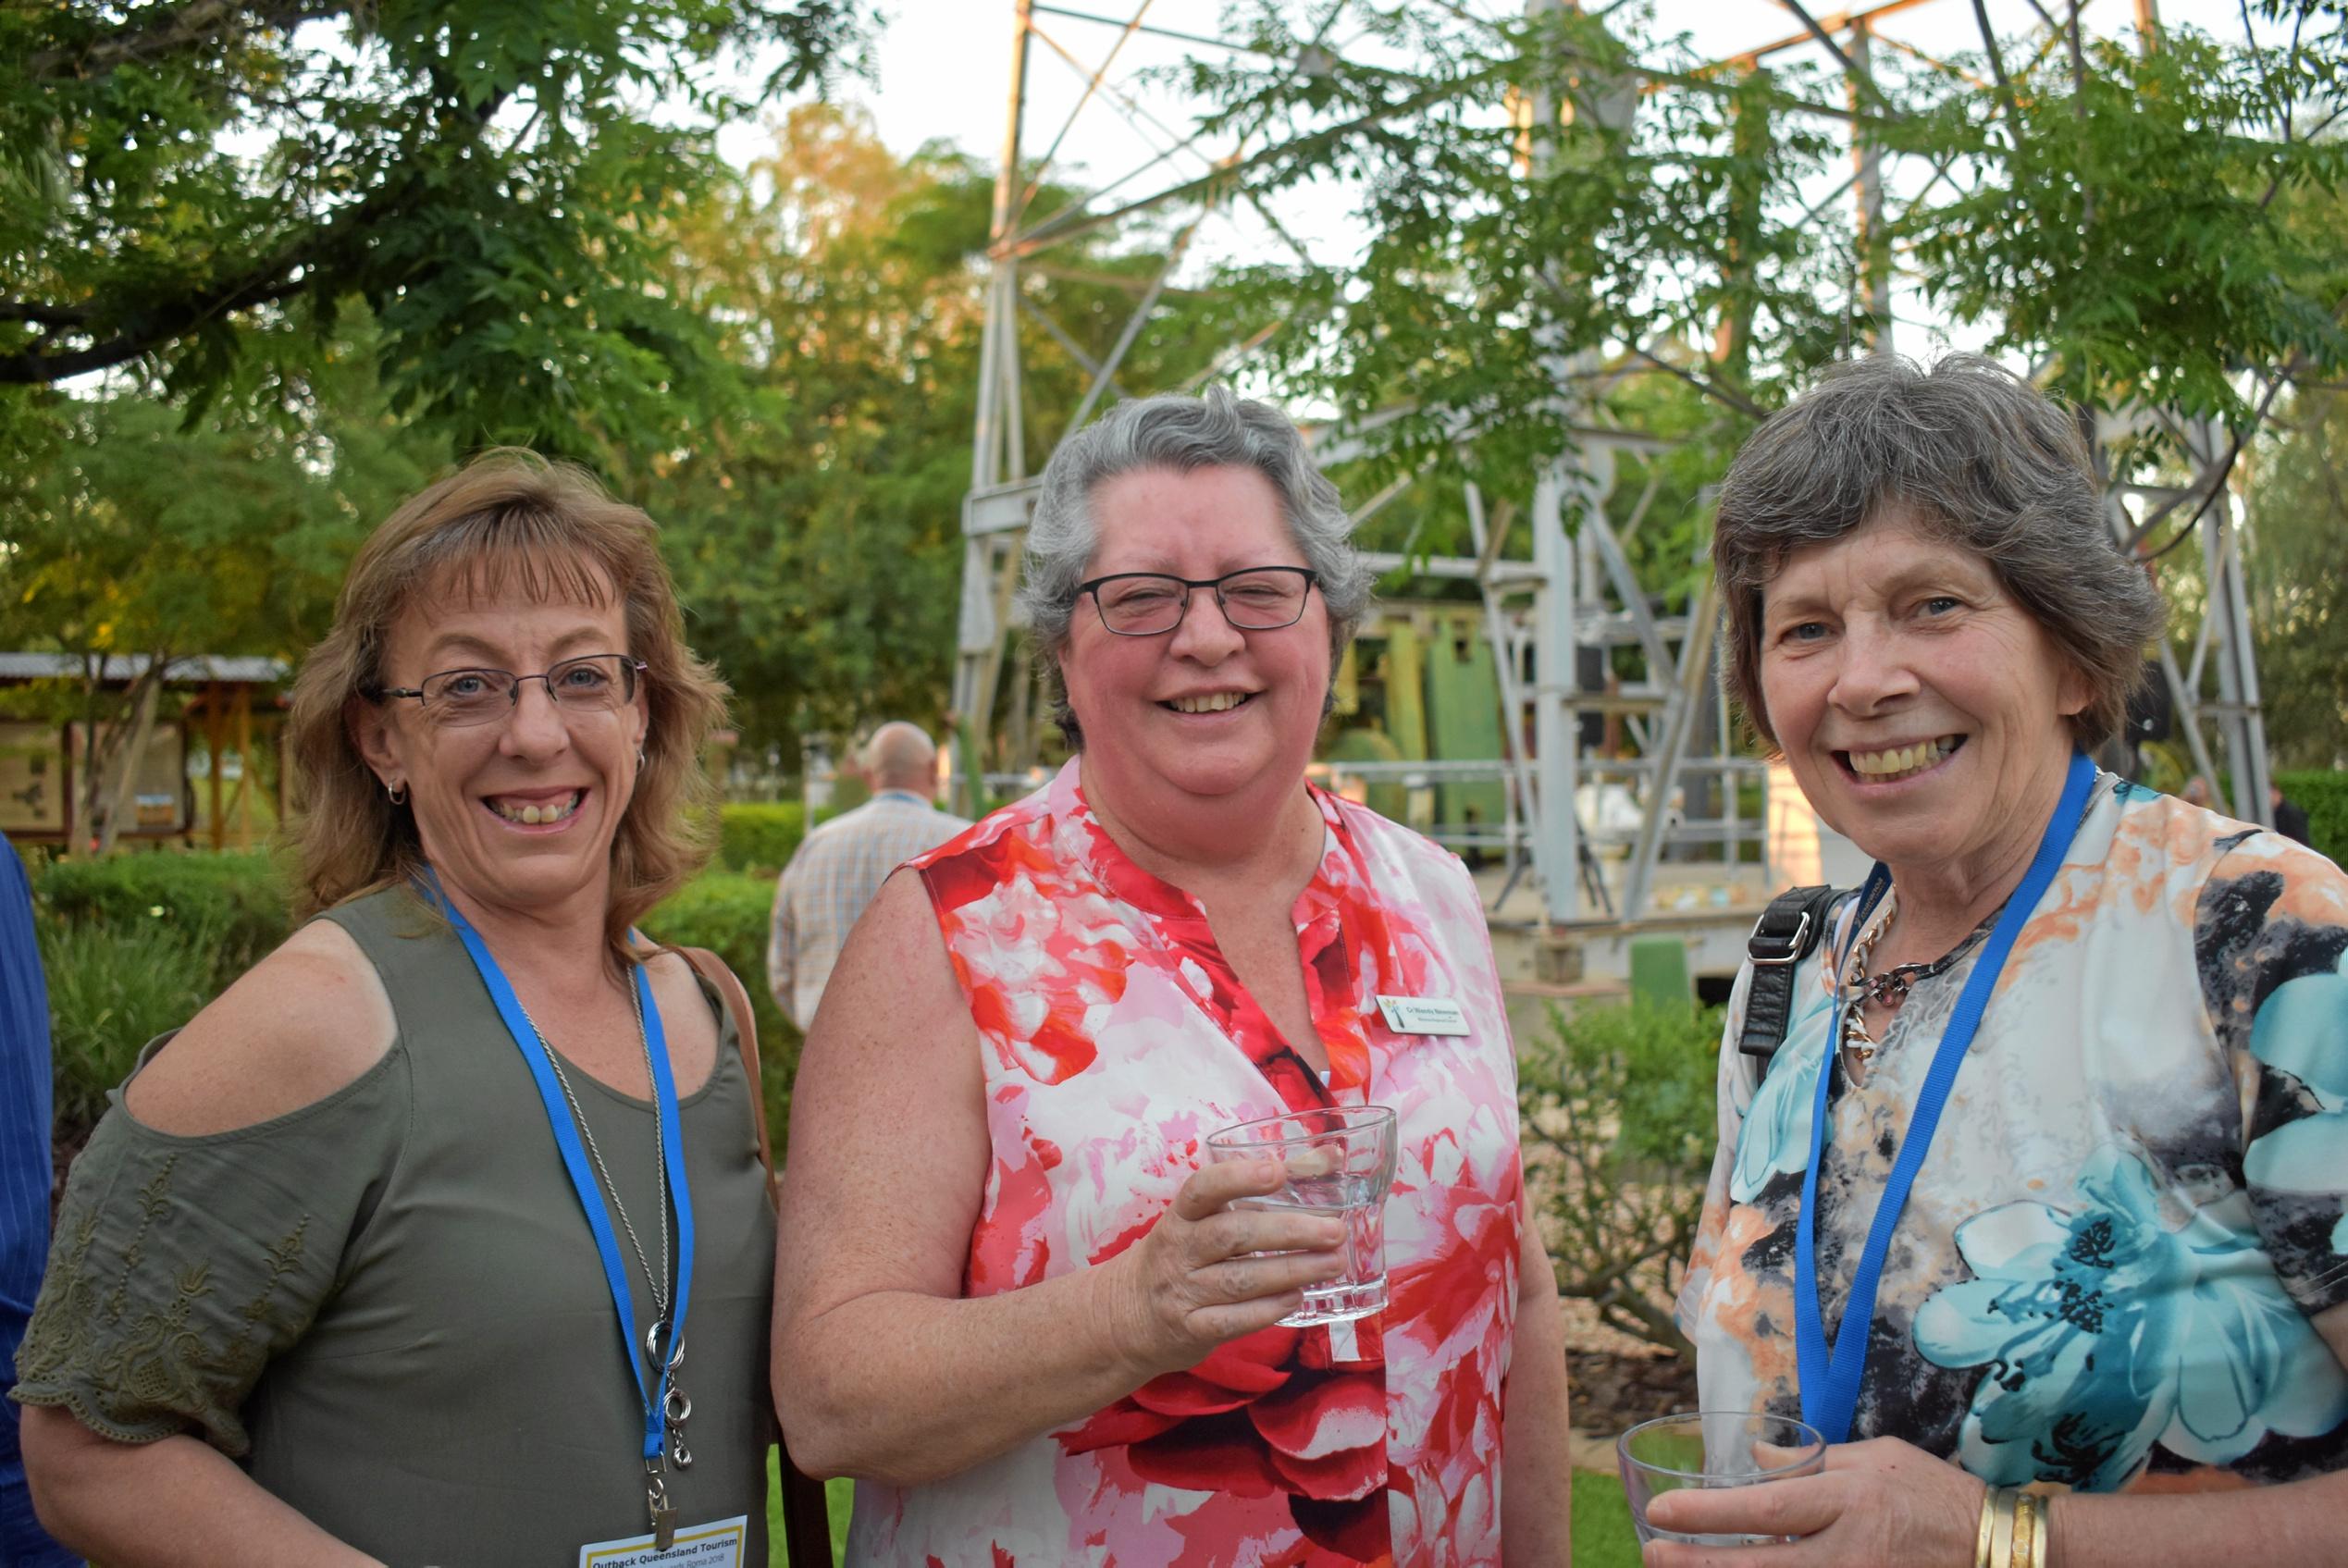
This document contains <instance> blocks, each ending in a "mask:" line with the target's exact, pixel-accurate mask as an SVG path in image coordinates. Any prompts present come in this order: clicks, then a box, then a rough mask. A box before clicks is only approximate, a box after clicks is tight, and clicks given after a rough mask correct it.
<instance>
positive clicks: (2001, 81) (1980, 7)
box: [1973, 0, 2021, 151]
mask: <svg viewBox="0 0 2348 1568" xmlns="http://www.w3.org/2000/svg"><path fill="white" fill-rule="evenodd" d="M1973 20H1974V21H1975V22H1976V23H1978V24H1979V25H1980V27H1981V42H1982V45H1983V48H1985V49H1987V50H1988V51H1989V74H1990V75H1991V76H1992V77H1993V78H1995V79H1996V82H1997V100H1998V102H1999V103H2000V104H2002V105H2004V106H2005V110H2006V126H2007V129H2008V130H2010V131H2011V132H2012V133H2013V138H2014V146H2015V149H2016V150H2017V151H2019V150H2020V149H2021V105H2019V104H2017V103H2016V102H2015V101H2014V81H2013V78H2011V77H2009V76H2008V75H2007V74H2006V55H2005V51H2003V50H2001V49H1999V48H1998V47H1997V30H1996V28H1993V27H1991V26H1990V25H1989V7H1988V6H1985V5H1984V4H1983V0H1973Z"/></svg>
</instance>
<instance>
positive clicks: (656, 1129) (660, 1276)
mask: <svg viewBox="0 0 2348 1568" xmlns="http://www.w3.org/2000/svg"><path fill="white" fill-rule="evenodd" d="M628 995H629V998H630V999H631V1000H632V1001H633V1002H634V1003H635V1006H636V1043H637V1044H638V1045H640V1046H642V1047H643V1050H644V1072H645V1077H646V1079H647V1080H649V1081H652V1082H658V1081H659V1080H658V1079H657V1078H655V1077H654V1075H653V1070H652V1041H651V1038H650V1037H649V1035H648V1034H646V1032H645V1029H644V999H643V997H642V995H641V994H638V992H637V991H636V987H634V986H630V987H629V988H628ZM517 1000H518V999H517ZM522 1017H523V1019H525V1021H526V1022H528V1024H529V1026H530V1030H531V1032H532V1033H534V1034H536V1035H537V1036H538V1044H539V1045H540V1046H541V1047H543V1048H544V1049H545V1051H546V1056H547V1061H548V1063H549V1065H550V1066H551V1067H552V1068H554V1079H555V1081H556V1082H557V1083H559V1084H561V1085H562V1097H563V1099H564V1100H566V1101H568V1102H569V1103H570V1106H571V1118H572V1120H574V1121H575V1122H576V1123H577V1124H578V1129H579V1136H580V1137H581V1138H582V1139H583V1140H585V1141H586V1143H587V1158H588V1159H589V1160H591V1161H592V1162H594V1165H595V1174H596V1175H597V1177H598V1178H599V1179H601V1181H602V1183H603V1191H604V1195H605V1196H606V1197H607V1198H608V1199H610V1201H611V1204H612V1213H614V1214H616V1215H618V1216H619V1217H620V1228H621V1229H622V1230H623V1231H624V1232H626V1234H627V1239H628V1245H629V1247H630V1248H632V1249H633V1250H634V1251H635V1253H636V1266H637V1267H638V1268H641V1269H642V1270H643V1271H644V1282H645V1284H646V1285H647V1286H648V1287H649V1289H650V1291H651V1295H652V1314H653V1316H652V1322H651V1324H650V1326H649V1327H647V1328H646V1329H645V1331H644V1359H645V1364H646V1366H647V1367H648V1368H649V1371H650V1372H651V1374H652V1376H651V1377H650V1378H649V1387H651V1388H654V1389H658V1388H659V1387H660V1386H661V1377H660V1374H661V1335H662V1334H663V1333H664V1332H665V1331H666V1330H667V1328H668V1327H669V1303H670V1294H669V1269H670V1262H669V1166H668V1146H667V1140H666V1134H665V1133H663V1131H662V1130H661V1118H660V1117H657V1116H656V1117H653V1118H652V1170H653V1175H654V1179H655V1180H656V1182H657V1185H658V1188H659V1191H660V1199H661V1266H660V1269H659V1271H658V1272H655V1271H654V1269H653V1267H652V1265H651V1262H650V1260H649V1258H647V1257H646V1256H645V1252H644V1242H643V1241H642V1240H641V1239H640V1238H638V1237H637V1235H636V1225H635V1222H634V1221H632V1220H630V1219H629V1218H628V1210H627V1205H626V1204H624V1203H622V1202H621V1201H620V1189H619V1184H618V1183H617V1182H615V1181H613V1180H612V1171H611V1168H610V1167H608V1166H606V1165H605V1164H604V1163H603V1151H602V1150H601V1149H600V1148H599V1147H598V1146H597V1145H596V1142H595V1130H594V1129H593V1128H591V1127H589V1126H588V1125H587V1112H586V1111H585V1110H584V1109H583V1108H582V1107H581V1106H580V1105H579V1096H578V1093H577V1091H575V1090H574V1089H573V1088H572V1087H571V1077H570V1074H568V1073H566V1072H564V1071H563V1070H562V1056H561V1055H560V1054H558V1053H557V1052H556V1051H555V1049H554V1047H553V1046H552V1045H550V1044H549V1043H548V1042H547V1038H546V1032H545V1031H543V1030H541V1029H539V1028H538V1020H537V1019H532V1018H531V1017H530V1015H529V1010H528V1009H527V1008H523V1009H522ZM684 1364H685V1340H684V1338H683V1336H681V1335H680V1336H679V1337H678V1338H677V1340H676V1341H675V1342H674V1344H672V1345H670V1346H669V1347H668V1366H667V1370H668V1379H667V1381H668V1393H667V1397H666V1400H665V1401H664V1402H663V1404H662V1406H661V1416H662V1419H663V1420H664V1421H665V1423H666V1425H667V1427H668V1461H669V1463H672V1464H674V1465H675V1466H676V1467H677V1468H678V1469H679V1470H690V1469H692V1468H693V1452H692V1451H691V1450H690V1449H688V1448H686V1446H685V1423H686V1420H687V1419H688V1418H689V1417H690V1416H691V1415H692V1414H693V1401H691V1400H690V1399H688V1398H686V1394H685V1391H684V1389H681V1388H679V1387H678V1369H679V1368H680V1367H682V1366H683V1365H684ZM654 1397H659V1396H657V1395H655V1396H654ZM649 1414H650V1413H649V1410H648V1412H647V1417H648V1419H649ZM644 1468H645V1495H646V1502H647V1504H648V1506H649V1509H650V1512H651V1515H652V1526H653V1530H654V1533H655V1534H656V1535H658V1536H661V1537H664V1538H662V1539H661V1540H660V1541H659V1542H657V1543H656V1544H657V1548H658V1549H660V1550H662V1551H665V1550H667V1549H668V1547H669V1542H670V1540H671V1539H674V1531H675V1528H676V1523H675V1521H676V1510H675V1509H674V1507H673V1506H671V1504H670V1502H669V1497H668V1487H667V1484H666V1482H665V1480H664V1478H663V1476H662V1475H661V1464H660V1462H659V1461H658V1460H657V1459H654V1460H648V1461H646V1462H645V1467H644Z"/></svg>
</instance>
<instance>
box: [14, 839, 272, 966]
mask: <svg viewBox="0 0 2348 1568" xmlns="http://www.w3.org/2000/svg"><path fill="white" fill-rule="evenodd" d="M32 890H33V897H34V899H35V902H36V907H37V908H38V910H39V912H40V913H41V914H43V916H45V917H46V918H47V919H48V920H52V921H56V922H58V923H60V924H63V925H68V926H76V927H86V928H95V929H99V930H104V931H108V932H118V933H120V934H121V935H122V936H123V937H125V938H126V939H128V940H130V941H132V942H138V941H143V940H146V939H147V938H149V937H150V936H153V935H154V934H155V933H156V932H161V931H165V930H168V931H170V932H174V933H176V934H177V935H178V936H179V938H180V939H182V941H183V942H184V943H186V944H188V945H192V947H193V948H194V950H196V951H198V952H201V953H202V954H204V955H205V956H206V957H207V958H208V967H209V971H210V978H211V981H212V990H213V991H214V992H217V991H218V990H219V989H221V988H222V987H225V986H226V985H227V984H228V983H229V982H230V981H232V980H234V979H236V977H237V976H239V975H241V974H242V973H243V972H244V971H245V970H246V969H251V968H252V967H253V963H254V962H255V961H256V960H258V959H259V958H260V957H261V956H262V955H263V954H265V953H266V952H268V951H269V950H270V949H271V948H273V947H275V946H276V945H278V943H280V942H283V941H284V940H285V939H286V936H287V935H288V933H289V932H290V928H291V921H290V917H289V916H288V914H287V912H286V883H285V879H284V877H283V876H282V875H281V874H280V872H279V871H278V867H277V865H276V863H275V862H274V861H273V860H272V859H271V858H269V857H268V856H267V855H266V854H261V853H257V852H255V853H235V852H222V853H218V854H202V853H199V854H176V853H172V852H170V851H154V852H149V853H142V854H126V855H114V856H109V857H107V858H104V859H94V860H93V859H87V858H73V859H63V860H49V861H47V862H45V863H43V864H42V865H40V866H37V867H35V868H33V870H32Z"/></svg>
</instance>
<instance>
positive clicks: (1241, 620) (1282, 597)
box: [1076, 566, 1321, 637]
mask: <svg viewBox="0 0 2348 1568" xmlns="http://www.w3.org/2000/svg"><path fill="white" fill-rule="evenodd" d="M1320 580H1321V579H1320V574H1318V573H1316V572H1313V571H1310V570H1308V569H1307V568H1305V567H1303V566H1251V567H1249V568H1247V569H1246V570H1245V571H1242V572H1226V573H1224V574H1222V575H1221V576H1219V577H1196V578H1193V577H1169V576H1166V575H1164V574H1160V573H1156V572H1118V573H1115V574H1111V575H1109V576H1106V577H1095V578H1094V579H1093V580H1092V581H1091V582H1089V583H1079V584H1077V585H1076V592H1077V595H1078V597H1079V598H1081V597H1082V596H1083V595H1085V594H1091V595H1092V596H1093V607H1094V609H1096V610H1098V611H1100V612H1101V624H1102V625H1104V626H1106V627H1107V628H1108V629H1109V631H1110V632H1111V633H1113V634H1115V635H1116V636H1120V637H1155V636H1164V635H1165V634H1166V633H1168V632H1170V631H1172V630H1173V629H1174V628H1175V627H1177V626H1179V625H1180V624H1181V623H1182V617H1183V616H1184V615H1186V614H1188V613H1189V612H1190V608H1191V590H1192V589H1193V588H1213V589H1214V590H1215V602H1216V603H1217V604H1218V605H1220V606H1221V607H1222V610H1223V619H1225V620H1226V621H1229V622H1230V623H1231V624H1232V625H1233V626H1235V627H1237V628H1238V629H1239V630H1241V631H1242V632H1277V631H1279V629H1280V628H1281V627H1282V626H1293V625H1295V624H1296V623H1297V622H1299V621H1301V620H1303V619H1304V601H1305V600H1306V599H1309V598H1311V597H1312V590H1313V585H1314V584H1316V583H1317V582H1319V581H1320Z"/></svg>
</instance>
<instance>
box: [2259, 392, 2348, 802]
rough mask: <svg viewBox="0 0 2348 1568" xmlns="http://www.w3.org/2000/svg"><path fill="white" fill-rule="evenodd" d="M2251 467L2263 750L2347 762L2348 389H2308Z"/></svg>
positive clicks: (2289, 760)
mask: <svg viewBox="0 0 2348 1568" xmlns="http://www.w3.org/2000/svg"><path fill="white" fill-rule="evenodd" d="M2276 427H2277V431H2278V437H2277V438H2276V439H2274V440H2273V441H2272V442H2270V443H2268V450H2267V451H2260V452H2258V453H2256V454H2255V462H2254V463H2253V464H2252V465H2251V470H2250V478H2251V483H2250V486H2249V498H2250V499H2249V509H2248V510H2249V515H2248V518H2247V522H2246V527H2245V529H2244V550H2243V564H2244V576H2245V577H2246V578H2247V580H2248V583H2249V586H2250V590H2251V594H2252V603H2251V609H2250V622H2251V629H2252V633H2253V636H2254V637H2255V642H2256V646H2257V650H2258V683H2259V686H2260V691H2261V695H2262V697H2263V698H2264V701H2265V704H2266V721H2267V740H2268V749H2269V750H2271V751H2272V752H2273V754H2274V759H2275V761H2276V763H2277V764H2278V765H2280V766H2282V767H2286V768H2337V767H2342V766H2348V573H2343V572H2342V564H2343V562H2348V395H2344V394H2342V393H2340V392H2336V391H2316V392H2309V393H2305V394H2304V395H2302V396H2300V397H2298V398H2296V399H2294V400H2293V401H2292V403H2291V405H2290V406H2289V408H2288V409H2287V410H2286V411H2284V413H2283V414H2282V415H2281V417H2280V418H2279V419H2278V420H2277V421H2276Z"/></svg>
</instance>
